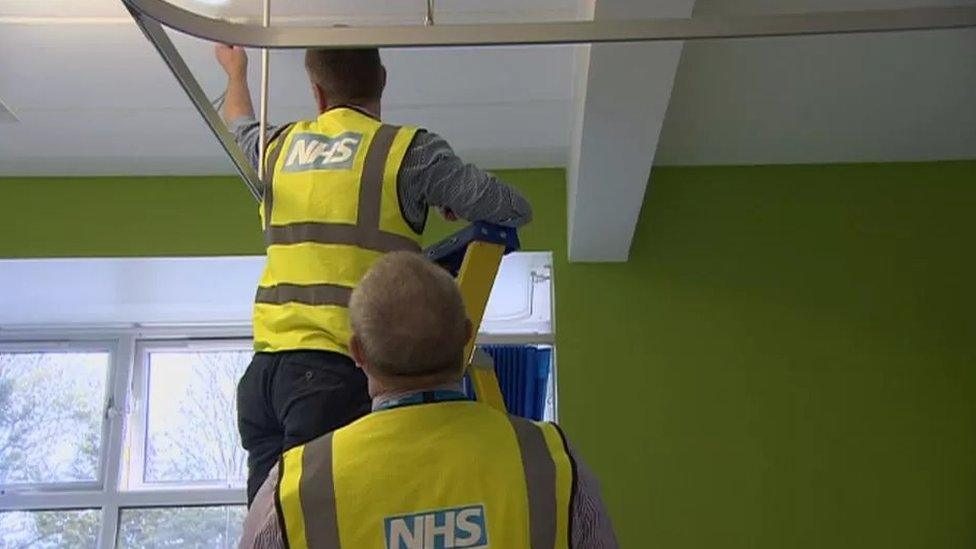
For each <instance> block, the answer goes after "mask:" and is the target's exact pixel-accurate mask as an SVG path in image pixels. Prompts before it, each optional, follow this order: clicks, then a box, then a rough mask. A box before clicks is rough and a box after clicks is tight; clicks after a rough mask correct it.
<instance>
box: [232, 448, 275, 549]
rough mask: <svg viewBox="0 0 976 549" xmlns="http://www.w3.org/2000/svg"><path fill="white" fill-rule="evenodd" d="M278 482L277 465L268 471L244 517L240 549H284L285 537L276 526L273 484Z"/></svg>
mask: <svg viewBox="0 0 976 549" xmlns="http://www.w3.org/2000/svg"><path fill="white" fill-rule="evenodd" d="M276 484H278V466H277V465H275V466H274V467H272V468H271V471H270V472H269V473H268V478H267V479H265V481H264V484H262V485H261V488H259V489H258V493H257V494H255V496H254V501H252V502H251V508H250V509H248V511H247V518H245V519H244V530H243V534H242V536H241V541H240V545H239V547H240V549H285V539H284V537H283V536H282V535H281V528H280V527H279V526H278V512H277V510H276V509H275V485H276Z"/></svg>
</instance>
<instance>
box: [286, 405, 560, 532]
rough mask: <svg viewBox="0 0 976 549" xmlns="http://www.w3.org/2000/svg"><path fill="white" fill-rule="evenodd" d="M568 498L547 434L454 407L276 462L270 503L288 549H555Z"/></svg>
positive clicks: (338, 436)
mask: <svg viewBox="0 0 976 549" xmlns="http://www.w3.org/2000/svg"><path fill="white" fill-rule="evenodd" d="M573 491H574V467H573V464H572V461H571V458H570V456H569V453H568V451H567V449H566V443H565V441H564V439H563V437H562V434H561V433H560V431H559V430H558V428H557V427H556V426H555V425H553V424H551V423H534V422H531V421H528V420H525V419H522V418H518V417H510V416H507V415H505V414H503V413H502V412H499V411H497V410H495V409H494V408H491V407H489V406H487V405H485V404H481V403H478V402H472V401H453V402H436V403H430V404H415V405H409V406H404V407H401V408H392V409H388V410H382V411H376V412H373V413H371V414H368V415H366V416H364V417H362V418H360V419H359V420H357V421H355V422H353V423H351V424H349V425H347V426H346V427H343V428H341V429H339V430H337V431H334V432H332V433H330V434H328V435H325V436H323V437H320V438H317V439H315V440H313V441H311V442H309V443H307V444H304V445H302V446H296V447H294V448H292V449H290V450H288V451H286V452H285V453H284V455H283V456H282V459H281V463H280V464H279V480H278V487H277V493H276V497H277V512H278V518H279V523H280V524H281V526H282V532H283V534H284V536H285V538H286V545H287V546H288V547H289V549H306V548H308V549H337V548H340V547H341V548H342V549H453V548H460V547H465V548H477V547H491V548H492V549H529V548H531V549H553V548H559V549H563V548H568V547H569V543H570V542H569V531H570V525H569V517H570V505H571V501H570V499H571V496H572V493H573Z"/></svg>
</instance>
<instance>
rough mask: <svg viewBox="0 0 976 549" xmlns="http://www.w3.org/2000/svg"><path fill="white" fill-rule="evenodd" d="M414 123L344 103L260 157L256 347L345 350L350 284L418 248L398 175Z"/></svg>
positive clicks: (289, 133)
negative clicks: (392, 121)
mask: <svg viewBox="0 0 976 549" xmlns="http://www.w3.org/2000/svg"><path fill="white" fill-rule="evenodd" d="M416 132H417V129H416V128H408V127H402V128H398V127H396V126H389V125H386V124H382V123H381V122H379V121H378V120H375V119H373V118H370V117H369V116H367V115H365V114H363V113H361V112H359V111H357V110H354V109H351V108H336V109H332V110H329V111H326V112H325V113H323V114H322V115H321V116H319V117H318V119H316V120H311V121H302V122H298V123H296V124H294V125H293V126H292V127H290V128H289V129H288V130H286V132H285V133H284V134H283V135H281V136H279V137H278V138H276V139H274V140H272V142H271V144H270V145H269V147H268V150H267V153H266V157H265V158H266V161H267V165H268V168H269V171H270V169H272V168H273V170H274V171H273V176H272V177H271V178H267V177H265V181H266V183H265V190H264V197H263V200H262V202H261V220H262V223H263V226H264V232H265V240H266V242H267V263H266V265H265V268H264V274H263V275H262V276H261V282H260V284H259V287H258V291H257V295H256V297H255V305H254V348H255V350H256V351H266V352H275V351H285V350H294V349H317V350H326V351H335V352H339V353H343V354H347V355H348V354H349V351H348V345H349V314H348V309H347V307H348V304H349V296H350V294H351V293H352V289H353V288H354V287H355V286H356V284H358V283H359V281H360V280H361V279H362V277H363V275H365V274H366V271H368V270H369V268H370V267H371V266H372V265H373V263H374V262H375V261H376V260H377V259H379V258H380V257H381V256H382V255H383V254H384V253H386V252H391V251H395V250H411V251H420V234H418V233H417V232H415V231H414V230H413V229H412V228H411V227H410V226H409V225H408V224H407V222H406V221H405V220H404V218H403V214H402V213H401V210H400V203H399V199H398V197H397V174H398V173H399V171H400V165H401V163H402V162H403V157H404V154H406V151H407V148H408V147H409V146H410V142H411V141H412V140H413V137H414V135H415V134H416Z"/></svg>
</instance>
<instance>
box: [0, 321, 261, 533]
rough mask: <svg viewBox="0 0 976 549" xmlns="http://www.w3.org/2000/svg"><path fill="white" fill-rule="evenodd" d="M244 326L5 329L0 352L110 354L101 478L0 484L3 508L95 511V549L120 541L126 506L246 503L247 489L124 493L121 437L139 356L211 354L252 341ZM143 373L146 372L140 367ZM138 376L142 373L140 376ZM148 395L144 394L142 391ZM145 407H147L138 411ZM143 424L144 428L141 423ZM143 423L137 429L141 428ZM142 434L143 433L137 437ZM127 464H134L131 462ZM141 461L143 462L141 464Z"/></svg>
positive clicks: (148, 489)
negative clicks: (178, 351)
mask: <svg viewBox="0 0 976 549" xmlns="http://www.w3.org/2000/svg"><path fill="white" fill-rule="evenodd" d="M248 331H249V330H248V329H247V328H246V327H242V326H193V325H188V326H176V325H170V326H163V325H160V326H153V327H145V326H135V327H128V328H125V327H97V326H95V327H86V328H78V327H70V328H69V327H65V328H61V329H26V330H4V332H3V333H0V351H33V352H44V351H62V352H64V351H85V350H88V351H91V350H100V351H106V350H108V351H109V353H110V357H111V358H110V364H109V368H108V376H109V380H108V383H107V384H106V387H107V393H109V394H107V395H106V398H105V399H104V401H103V402H104V407H103V418H105V419H104V420H103V427H102V432H103V434H102V436H103V439H102V447H101V449H100V460H99V461H100V464H99V465H100V466H99V471H98V477H99V478H98V480H96V481H95V482H90V481H86V482H70V483H63V482H62V483H52V484H43V485H35V484H31V485H28V484H16V485H10V486H0V511H26V512H30V511H50V510H75V509H77V510H82V509H94V510H95V511H98V512H99V513H100V515H101V516H100V522H99V533H98V538H97V542H96V547H97V548H98V549H114V548H115V546H116V543H117V537H118V533H119V532H118V530H119V518H120V513H121V512H122V511H123V510H125V509H129V508H145V507H151V508H157V507H190V506H227V505H230V506H235V505H245V504H246V502H247V496H246V493H245V488H243V487H239V488H228V487H226V486H223V487H219V486H213V485H209V486H192V487H188V486H187V485H182V486H161V485H156V484H150V485H146V486H144V487H139V488H138V489H134V488H128V489H126V490H122V489H121V488H122V487H121V485H120V481H121V474H122V472H123V468H124V466H125V465H126V464H125V463H124V462H123V454H124V442H125V441H124V440H123V439H124V435H125V428H126V422H127V421H128V420H129V419H131V418H130V417H128V416H130V415H131V414H132V412H137V411H138V408H137V407H136V406H133V404H137V403H135V402H133V400H132V398H131V397H132V396H134V395H136V394H137V393H136V392H135V391H134V390H132V389H135V387H134V386H133V385H132V383H133V382H134V381H136V378H135V374H136V372H137V370H139V367H137V363H138V354H137V353H138V352H139V351H140V350H142V349H152V348H194V347H197V348H201V349H202V348H207V349H211V350H213V349H216V348H217V347H219V346H228V345H229V344H231V342H233V343H236V344H237V345H236V346H235V347H234V348H235V350H239V349H240V344H241V343H242V342H248V346H249V342H250V333H248ZM142 370H143V372H144V371H145V367H142ZM142 375H143V378H145V374H144V373H142ZM142 394H143V395H145V393H144V392H143V393H142ZM143 408H144V407H143ZM142 425H144V423H143V424H142ZM142 425H134V427H137V426H138V427H141V426H142ZM142 436H143V437H144V434H143V435H142ZM130 461H131V460H130ZM140 463H141V462H140Z"/></svg>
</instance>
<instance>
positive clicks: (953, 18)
mask: <svg viewBox="0 0 976 549" xmlns="http://www.w3.org/2000/svg"><path fill="white" fill-rule="evenodd" d="M122 1H123V2H124V3H125V4H126V5H127V6H128V7H129V9H130V10H131V11H134V12H136V13H139V14H142V15H144V16H146V17H149V18H151V19H154V20H156V21H158V22H159V23H162V24H164V25H166V26H167V27H170V28H172V29H176V30H178V31H180V32H184V33H186V34H190V35H193V36H197V37H199V38H203V39H206V40H210V41H213V42H223V43H225V44H236V45H242V46H251V47H256V48H271V49H278V48H282V49H286V48H312V47H334V48H359V47H403V48H408V47H432V46H494V45H531V44H577V43H602V42H648V41H668V40H709V39H724V38H760V37H772V36H803V35H817V34H848V33H873V32H896V31H910V30H933V29H952V28H965V27H976V6H955V7H935V8H909V9H892V10H867V11H842V12H819V13H805V14H782V15H752V16H736V17H720V18H714V17H707V18H706V17H696V18H692V19H645V20H617V21H568V22H556V23H509V24H477V25H398V26H365V27H307V26H294V27H292V26H289V27H264V26H261V25H255V24H245V23H233V22H230V21H223V20H219V19H213V18H209V17H205V16H202V15H199V14H197V13H193V12H191V11H188V10H185V9H183V8H180V7H177V6H174V5H172V4H170V3H169V2H167V1H166V0H122Z"/></svg>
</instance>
